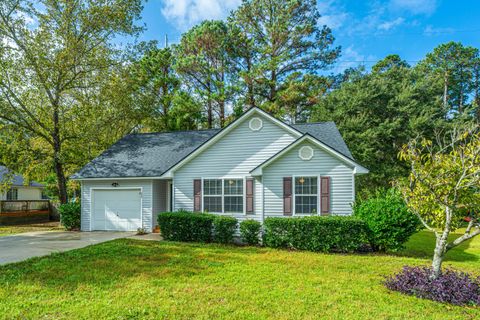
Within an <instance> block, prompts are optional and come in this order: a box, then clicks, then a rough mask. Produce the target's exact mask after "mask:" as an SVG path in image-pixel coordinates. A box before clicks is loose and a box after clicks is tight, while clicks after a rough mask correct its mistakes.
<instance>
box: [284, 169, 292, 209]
mask: <svg viewBox="0 0 480 320" xmlns="http://www.w3.org/2000/svg"><path fill="white" fill-rule="evenodd" d="M283 215H285V216H291V215H292V177H285V178H283Z"/></svg>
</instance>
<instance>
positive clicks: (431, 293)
mask: <svg viewBox="0 0 480 320" xmlns="http://www.w3.org/2000/svg"><path fill="white" fill-rule="evenodd" d="M431 275H432V269H431V268H428V267H409V266H405V267H403V270H402V272H400V273H399V274H396V275H393V276H391V277H388V278H387V279H386V281H385V286H386V287H387V288H388V289H390V290H394V291H399V292H402V293H404V294H408V295H413V296H416V297H418V298H424V299H430V300H435V301H439V302H446V303H451V304H455V305H480V277H477V278H475V277H473V276H472V275H470V274H468V273H465V272H458V271H454V270H448V269H447V270H444V271H443V273H442V275H441V276H440V277H438V278H437V279H432V278H431Z"/></svg>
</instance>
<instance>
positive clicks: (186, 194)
mask: <svg viewBox="0 0 480 320" xmlns="http://www.w3.org/2000/svg"><path fill="white" fill-rule="evenodd" d="M365 173H368V170H367V169H366V168H364V167H363V166H361V165H360V164H359V163H358V162H356V161H355V159H354V158H353V157H352V155H351V153H350V151H349V150H348V148H347V145H346V144H345V142H344V141H343V139H342V137H341V135H340V133H339V131H338V129H337V127H336V126H335V124H334V123H333V122H324V123H307V124H294V125H289V124H286V123H284V122H282V121H280V120H278V119H276V118H274V117H272V116H271V115H269V114H268V113H266V112H265V111H262V110H261V109H259V108H251V109H249V110H248V111H247V112H245V113H244V114H243V115H242V116H240V117H239V118H238V119H237V120H235V121H233V122H232V123H230V124H229V125H228V126H226V127H225V128H223V129H221V130H219V129H211V130H201V131H177V132H164V133H144V134H129V135H127V136H125V137H124V138H122V139H120V140H119V141H118V142H117V143H115V144H114V145H112V146H111V147H110V148H109V149H108V150H106V151H105V152H104V153H103V154H101V155H100V156H99V157H97V158H96V159H94V160H92V161H91V162H90V163H88V164H87V165H86V166H85V167H83V168H82V169H81V170H80V171H78V172H77V173H76V174H74V175H73V176H72V177H71V178H72V179H76V180H79V181H80V182H81V189H82V191H81V206H82V217H81V229H82V230H83V231H92V230H136V229H137V228H145V229H146V230H152V229H153V228H154V227H155V225H156V224H157V221H156V220H157V219H156V216H157V214H158V213H160V212H163V211H177V210H187V211H203V212H209V213H215V214H221V215H230V216H234V217H235V218H237V219H238V220H240V221H241V220H245V219H255V220H258V221H260V222H262V221H263V220H264V219H265V218H266V217H283V216H288V217H290V216H305V215H329V214H337V215H349V214H351V213H352V206H351V205H352V203H353V201H354V199H355V187H354V186H355V176H356V175H358V174H365Z"/></svg>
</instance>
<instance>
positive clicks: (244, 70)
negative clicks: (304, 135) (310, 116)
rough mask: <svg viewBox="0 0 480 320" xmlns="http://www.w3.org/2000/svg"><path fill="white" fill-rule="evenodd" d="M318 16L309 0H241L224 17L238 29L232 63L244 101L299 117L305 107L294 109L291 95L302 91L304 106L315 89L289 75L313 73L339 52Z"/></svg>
mask: <svg viewBox="0 0 480 320" xmlns="http://www.w3.org/2000/svg"><path fill="white" fill-rule="evenodd" d="M319 18H320V14H319V12H318V9H317V3H316V1H315V0H294V1H290V0H279V1H269V0H246V1H243V2H242V4H241V6H240V7H239V8H238V9H237V10H236V11H234V12H233V13H232V15H231V16H230V18H229V23H230V25H233V26H234V27H235V28H234V30H236V33H237V34H238V36H237V37H233V39H234V41H235V40H236V42H238V43H240V44H239V45H237V48H238V50H237V57H236V60H235V62H236V64H235V66H236V67H237V69H238V72H239V77H240V78H241V82H240V83H241V84H243V86H244V88H245V95H246V98H245V101H246V104H247V105H256V106H262V107H263V108H265V109H267V110H269V111H270V112H272V113H273V114H275V115H277V116H282V115H286V116H290V115H292V116H293V117H295V118H293V119H292V120H299V119H302V118H304V114H303V112H308V108H303V107H302V106H301V107H300V108H299V109H298V111H297V112H295V111H294V107H295V101H296V100H298V96H299V95H300V96H301V95H303V94H304V93H305V92H307V96H308V98H307V99H302V104H305V103H306V105H307V106H308V102H307V101H308V100H309V99H310V98H312V96H313V95H315V94H316V92H315V90H311V89H313V88H308V87H309V86H305V85H303V84H300V83H298V82H297V84H293V83H292V81H293V80H292V78H290V79H289V77H291V76H292V75H293V74H296V76H294V78H302V76H301V75H305V74H308V73H311V74H315V73H317V72H318V70H321V69H325V68H326V67H328V66H329V65H331V64H332V63H333V62H334V61H335V60H336V58H337V57H338V56H339V54H340V48H339V47H333V42H334V37H333V35H332V32H331V30H330V29H329V28H328V27H326V26H323V27H322V26H321V24H320V23H319ZM309 80H310V79H309ZM310 87H311V86H310ZM313 99H314V98H313ZM284 109H287V111H286V113H285V110H284Z"/></svg>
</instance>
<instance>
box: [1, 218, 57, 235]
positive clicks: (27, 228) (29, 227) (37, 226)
mask: <svg viewBox="0 0 480 320" xmlns="http://www.w3.org/2000/svg"><path fill="white" fill-rule="evenodd" d="M64 230H65V228H63V227H62V226H61V225H60V222H58V221H51V222H44V223H31V224H23V225H16V226H0V237H2V236H11V235H15V234H19V233H25V232H34V231H64Z"/></svg>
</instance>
